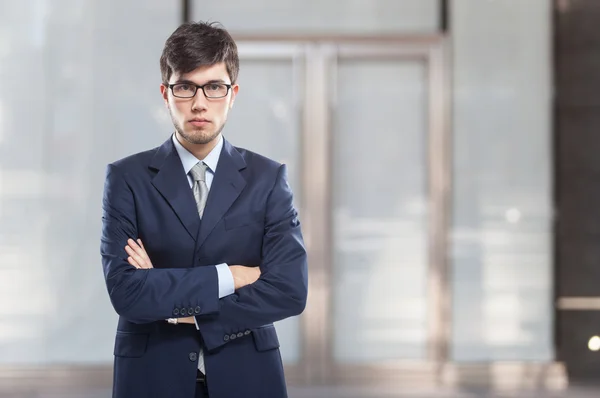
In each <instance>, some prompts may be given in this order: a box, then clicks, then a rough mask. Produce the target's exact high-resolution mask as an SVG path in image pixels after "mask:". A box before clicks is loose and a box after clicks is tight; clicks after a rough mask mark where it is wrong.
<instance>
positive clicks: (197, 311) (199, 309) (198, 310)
mask: <svg viewBox="0 0 600 398" xmlns="http://www.w3.org/2000/svg"><path fill="white" fill-rule="evenodd" d="M200 311H201V308H200V307H199V306H198V307H196V314H199V313H200Z"/></svg>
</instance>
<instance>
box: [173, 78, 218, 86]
mask: <svg viewBox="0 0 600 398" xmlns="http://www.w3.org/2000/svg"><path fill="white" fill-rule="evenodd" d="M181 83H186V84H193V85H195V86H196V85H198V86H203V85H205V84H211V83H222V84H229V83H226V82H225V80H222V79H213V80H209V81H207V82H206V83H204V84H196V83H194V82H193V81H191V80H187V79H182V80H177V81H176V82H175V83H173V84H181Z"/></svg>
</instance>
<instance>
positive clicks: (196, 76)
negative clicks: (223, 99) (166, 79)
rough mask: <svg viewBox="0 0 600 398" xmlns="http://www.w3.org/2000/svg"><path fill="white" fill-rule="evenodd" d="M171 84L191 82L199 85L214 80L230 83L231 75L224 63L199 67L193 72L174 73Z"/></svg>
mask: <svg viewBox="0 0 600 398" xmlns="http://www.w3.org/2000/svg"><path fill="white" fill-rule="evenodd" d="M170 80H171V83H173V82H176V81H178V80H189V81H192V82H194V83H197V84H202V83H205V82H209V81H212V80H222V81H224V82H225V83H230V79H229V74H228V73H227V68H226V66H225V63H224V62H220V63H218V64H214V65H205V66H199V67H198V68H196V69H194V70H193V71H191V72H188V73H183V74H180V73H178V72H175V73H173V75H172V76H171V79H170Z"/></svg>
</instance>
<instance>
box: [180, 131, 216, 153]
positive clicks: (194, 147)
mask: <svg viewBox="0 0 600 398" xmlns="http://www.w3.org/2000/svg"><path fill="white" fill-rule="evenodd" d="M175 138H176V139H177V141H179V143H180V144H181V146H183V147H184V148H185V149H187V150H188V151H189V152H190V153H191V154H192V155H194V156H195V157H196V158H197V159H198V160H204V158H205V157H207V156H208V154H209V153H210V151H212V150H213V149H214V148H215V146H217V142H219V139H220V138H221V134H219V135H217V136H216V137H215V138H214V139H213V140H212V141H210V142H207V143H206V144H193V143H191V142H189V141H188V140H186V139H185V138H183V137H182V136H181V134H179V132H175Z"/></svg>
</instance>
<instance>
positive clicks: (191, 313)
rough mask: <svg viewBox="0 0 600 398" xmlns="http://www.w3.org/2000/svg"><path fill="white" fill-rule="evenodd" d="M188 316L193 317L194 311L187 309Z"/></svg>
mask: <svg viewBox="0 0 600 398" xmlns="http://www.w3.org/2000/svg"><path fill="white" fill-rule="evenodd" d="M188 315H189V316H192V315H194V309H193V308H188Z"/></svg>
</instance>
